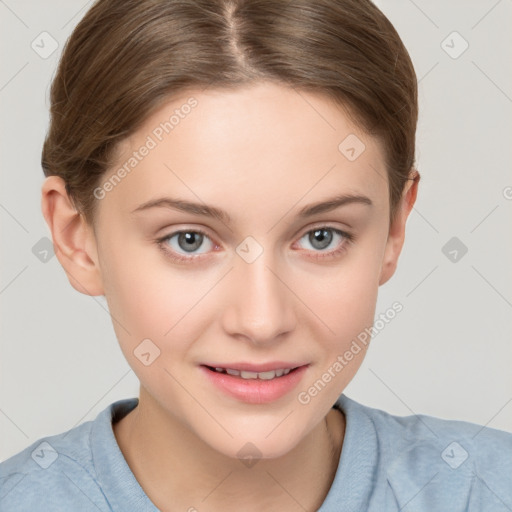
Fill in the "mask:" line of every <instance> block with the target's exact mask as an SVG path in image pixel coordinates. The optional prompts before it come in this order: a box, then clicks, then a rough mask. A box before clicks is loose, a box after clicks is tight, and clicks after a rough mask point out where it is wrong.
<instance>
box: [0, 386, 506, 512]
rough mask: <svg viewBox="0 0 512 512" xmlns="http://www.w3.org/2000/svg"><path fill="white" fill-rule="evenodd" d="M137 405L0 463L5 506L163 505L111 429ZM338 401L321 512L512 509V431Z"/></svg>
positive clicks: (0, 506) (132, 401) (115, 409)
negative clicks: (339, 439) (342, 423)
mask: <svg viewBox="0 0 512 512" xmlns="http://www.w3.org/2000/svg"><path fill="white" fill-rule="evenodd" d="M137 404H138V399H137V398H129V399H125V400H119V401H117V402H114V403H113V404H111V405H110V406H109V407H107V408H106V409H104V410H103V411H102V412H101V413H99V414H98V416H97V417H96V419H95V420H94V421H87V422H85V423H83V424H81V425H79V426H77V427H75V428H72V429H70V430H68V431H67V432H63V433H61V434H58V435H54V436H49V437H44V438H42V439H39V440H38V441H36V442H35V443H33V444H31V445H30V446H28V447H27V448H25V449H24V450H23V451H21V452H19V453H17V454H16V455H14V456H12V457H11V458H9V459H7V460H6V461H4V462H3V463H1V464H0V511H1V512H19V511H30V512H34V511H45V512H70V511H72V512H82V511H88V512H89V511H95V512H98V511H116V512H132V511H134V512H143V511H148V512H149V511H151V512H155V511H157V510H158V509H157V508H156V507H155V505H154V504H153V503H152V502H151V500H150V499H149V498H148V497H147V496H146V494H145V493H144V491H143V489H142V488H141V487H140V485H139V483H138V482H137V480H136V479H135V476H134V475H133V473H132V472H131V470H130V468H129V466H128V464H127V463H126V460H125V459H124V457H123V454H122V452H121V451H120V449H119V446H118V444H117V442H116V438H115V436H114V433H113V430H112V421H114V422H115V421H117V420H119V419H121V418H122V417H123V416H124V415H126V414H127V413H128V412H129V411H131V410H132V409H133V408H134V407H136V406H137ZM335 407H338V408H340V409H341V410H342V411H343V412H344V413H345V417H346V430H345V438H344V442H343V448H342V452H341V456H340V461H339V464H338V469H337V472H336V475H335V478H334V481H333V483H332V486H331V489H330V490H329V493H328V494H327V496H326V498H325V500H324V503H323V504H322V506H321V507H320V508H319V512H352V511H353V512H363V511H372V512H387V511H398V510H400V511H401V512H445V511H446V512H459V511H460V512H462V511H464V512H482V511H485V512H487V511H489V512H511V511H512V434H511V433H508V432H504V431H501V430H496V429H491V428H485V427H482V426H480V425H476V424H473V423H469V422H463V421H453V420H443V419H440V418H435V417H432V416H427V415H415V416H405V417H401V416H394V415H391V414H388V413H387V412H385V411H381V410H379V409H374V408H371V407H367V406H365V405H363V404H360V403H358V402H356V401H354V400H352V399H350V398H348V397H347V396H345V395H344V394H342V395H341V396H340V397H339V398H338V400H337V401H336V404H335ZM191 506H194V504H193V503H191ZM195 508H196V509H197V510H198V511H200V510H201V504H197V506H196V507H195Z"/></svg>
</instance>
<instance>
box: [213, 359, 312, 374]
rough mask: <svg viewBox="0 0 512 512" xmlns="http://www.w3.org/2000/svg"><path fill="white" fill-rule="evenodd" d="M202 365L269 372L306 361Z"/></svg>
mask: <svg viewBox="0 0 512 512" xmlns="http://www.w3.org/2000/svg"><path fill="white" fill-rule="evenodd" d="M203 364H204V366H211V367H212V368H224V369H226V368H231V369H233V370H243V371H246V372H257V373H261V372H269V371H271V370H280V369H283V370H286V369H290V370H291V369H293V368H298V367H299V366H304V365H305V364H307V363H289V362H288V363H287V362H284V361H270V362H268V363H260V364H254V363H244V362H238V363H203Z"/></svg>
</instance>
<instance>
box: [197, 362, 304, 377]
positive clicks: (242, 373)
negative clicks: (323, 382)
mask: <svg viewBox="0 0 512 512" xmlns="http://www.w3.org/2000/svg"><path fill="white" fill-rule="evenodd" d="M203 366H205V367H206V368H207V369H208V370H210V371H211V372H217V373H223V374H226V375H232V376H233V377H240V378H241V379H247V380H250V379H259V380H272V379H276V378H280V377H283V376H284V375H288V374H289V373H291V372H294V371H295V370H297V369H298V368H299V366H296V367H294V368H277V369H275V370H267V371H263V372H256V371H248V370H237V369H235V368H223V367H219V366H217V367H213V366H208V365H203Z"/></svg>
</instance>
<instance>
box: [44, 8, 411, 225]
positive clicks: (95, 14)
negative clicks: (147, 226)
mask: <svg viewBox="0 0 512 512" xmlns="http://www.w3.org/2000/svg"><path fill="white" fill-rule="evenodd" d="M265 80H267V81H274V82H278V83H282V84H283V85H288V86H292V87H295V88H297V89H298V90H304V91H311V92H319V93H322V94H324V95H325V96H327V97H329V98H331V99H332V100H334V102H335V104H337V105H339V106H340V107H341V108H342V109H343V110H344V111H345V113H347V114H348V115H349V116H350V118H351V120H352V122H353V123H355V125H356V126H358V127H359V128H361V129H363V131H364V132H366V133H368V134H370V135H375V136H377V137H378V140H379V141H380V142H381V144H382V147H383V149H384V153H385V164H386V169H387V174H388V183H389V202H390V218H391V219H392V218H393V217H394V214H395V213H396V209H397V206H398V203H399V200H400V196H401V193H402V190H403V187H404V184H405V181H406V180H407V179H411V178H410V176H411V174H410V173H411V172H414V169H413V166H414V163H415V135H416V124H417V117H418V105H417V80H416V74H415V72H414V68H413V65H412V62H411V59H410V57H409V54H408V52H407V50H406V48H405V46H404V45H403V43H402V41H401V39H400V37H399V35H398V33H397V32H396V30H395V29H394V27H393V25H392V24H391V23H390V21H389V20H388V19H387V18H386V17H385V16H384V14H383V13H382V12H381V11H380V10H379V9H378V8H377V7H376V6H375V5H374V4H373V3H372V2H371V1H370V0H293V1H290V0H286V1H284V0H283V1H280V0H98V1H97V2H96V3H95V4H94V5H93V6H92V7H91V8H90V9H89V11H88V12H87V13H86V15H85V17H84V18H83V19H82V20H81V21H80V22H79V24H78V25H77V27H76V28H75V30H74V31H73V33H72V34H71V36H70V38H69V39H68V41H67V42H66V45H65V47H64V50H63V54H62V56H61V59H60V62H59V67H58V70H57V74H56V76H55V78H54V80H53V83H52V87H51V110H50V113H51V118H50V126H49V130H48V133H47V136H46V140H45V142H44V146H43V152H42V167H43V170H44V173H45V175H46V176H49V175H58V176H60V177H62V179H63V180H64V181H65V183H66V190H67V192H68V194H69V197H70V199H71V201H72V203H73V205H74V207H75V209H76V210H77V211H79V212H80V213H82V214H83V215H84V217H85V219H86V220H87V222H88V223H90V224H91V225H92V224H93V222H94V212H95V206H96V203H97V199H96V197H95V196H94V194H93V190H94V189H95V188H96V187H97V186H98V185H99V182H100V180H101V177H102V175H103V174H104V173H105V171H107V170H108V169H109V166H111V165H112V159H113V157H114V153H115V150H116V148H117V147H118V143H119V142H120V141H121V140H123V139H124V138H126V137H127V136H129V135H130V134H132V133H133V132H134V131H136V130H137V128H138V126H140V125H141V124H142V122H143V121H144V120H145V119H146V118H147V117H148V116H149V115H150V114H151V113H152V112H153V111H154V110H155V109H156V108H158V107H159V106H160V105H162V104H163V103H164V102H166V101H169V99H170V98H171V97H172V96H174V95H176V94H177V93H179V92H181V91H183V90H184V89H185V88H188V87H195V86H203V85H204V86H209V85H213V86H215V87H221V88H233V87H237V86H240V85H243V84H248V83H250V82H255V81H265ZM340 142H341V140H340ZM416 178H419V175H418V174H417V175H416Z"/></svg>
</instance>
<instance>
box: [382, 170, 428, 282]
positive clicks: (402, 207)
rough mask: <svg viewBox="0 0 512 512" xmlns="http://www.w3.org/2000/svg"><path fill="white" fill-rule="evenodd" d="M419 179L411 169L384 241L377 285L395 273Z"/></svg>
mask: <svg viewBox="0 0 512 512" xmlns="http://www.w3.org/2000/svg"><path fill="white" fill-rule="evenodd" d="M419 181H420V174H419V172H418V171H417V170H416V169H412V171H411V173H410V175H409V179H408V181H407V183H406V185H405V186H404V190H403V192H402V197H401V199H400V204H399V206H398V209H397V212H396V215H395V218H394V219H393V222H392V223H391V224H390V226H389V233H388V240H387V242H386V249H385V251H384V258H383V260H382V268H381V274H380V279H379V286H380V285H382V284H384V283H386V282H387V281H388V280H389V279H390V278H391V276H392V275H393V274H394V273H395V270H396V266H397V263H398V257H399V256H400V253H401V252H402V246H403V244H404V240H405V224H406V221H407V217H409V213H411V210H412V207H413V206H414V203H415V202H416V195H417V193H418V183H419Z"/></svg>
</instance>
